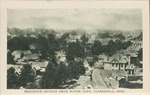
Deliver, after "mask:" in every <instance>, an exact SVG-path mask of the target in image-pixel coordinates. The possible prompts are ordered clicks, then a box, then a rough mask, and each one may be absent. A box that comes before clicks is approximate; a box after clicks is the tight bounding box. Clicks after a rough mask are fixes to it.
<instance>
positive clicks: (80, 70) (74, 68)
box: [68, 61, 85, 79]
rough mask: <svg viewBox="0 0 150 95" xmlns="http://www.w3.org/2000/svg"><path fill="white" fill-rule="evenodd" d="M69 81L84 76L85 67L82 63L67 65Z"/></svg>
mask: <svg viewBox="0 0 150 95" xmlns="http://www.w3.org/2000/svg"><path fill="white" fill-rule="evenodd" d="M68 72H69V79H78V78H79V77H80V75H84V74H85V67H84V65H83V62H82V61H79V62H70V63H69V65H68Z"/></svg>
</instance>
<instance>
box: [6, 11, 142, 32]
mask: <svg viewBox="0 0 150 95" xmlns="http://www.w3.org/2000/svg"><path fill="white" fill-rule="evenodd" d="M8 27H17V28H27V27H31V28H52V29H76V28H80V29H113V30H134V29H141V28H142V11H141V10H140V9H93V10H92V9H91V10H90V9H89V10H69V9H68V10H67V9H65V10H8Z"/></svg>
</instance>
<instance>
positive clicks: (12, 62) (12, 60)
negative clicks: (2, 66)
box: [7, 51, 15, 64]
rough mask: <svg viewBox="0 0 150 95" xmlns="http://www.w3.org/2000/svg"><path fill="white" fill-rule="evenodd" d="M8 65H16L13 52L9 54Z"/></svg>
mask: <svg viewBox="0 0 150 95" xmlns="http://www.w3.org/2000/svg"><path fill="white" fill-rule="evenodd" d="M7 64H15V61H14V56H12V54H11V52H10V51H8V52H7Z"/></svg>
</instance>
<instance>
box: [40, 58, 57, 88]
mask: <svg viewBox="0 0 150 95" xmlns="http://www.w3.org/2000/svg"><path fill="white" fill-rule="evenodd" d="M57 77H58V76H57V73H56V66H55V65H54V64H53V63H52V62H51V61H50V62H49V63H48V65H47V67H46V71H45V73H44V74H43V76H42V80H41V83H40V85H41V88H42V89H54V88H57V87H56V85H55V81H56V78H57Z"/></svg>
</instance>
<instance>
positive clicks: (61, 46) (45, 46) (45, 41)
mask: <svg viewBox="0 0 150 95" xmlns="http://www.w3.org/2000/svg"><path fill="white" fill-rule="evenodd" d="M68 37H69V33H64V34H63V35H62V36H61V37H60V38H56V36H55V35H53V34H48V35H47V36H41V35H38V37H37V38H33V37H30V36H29V37H24V36H17V37H13V38H12V39H10V40H8V42H7V48H8V49H9V50H10V51H11V52H13V51H14V50H22V51H24V50H30V51H31V52H32V53H40V54H41V56H40V59H41V60H42V59H46V60H47V59H49V58H52V57H53V56H55V52H56V51H60V50H64V51H65V52H66V58H67V60H68V61H74V59H75V58H85V57H86V56H94V55H99V54H106V55H108V56H111V55H113V54H114V53H116V51H118V50H121V49H127V48H128V47H129V46H130V45H131V44H132V43H131V42H130V41H128V42H122V41H120V40H115V41H113V40H110V41H108V44H107V45H102V43H101V41H99V40H95V41H94V43H92V44H90V43H88V40H89V38H88V37H87V36H86V35H82V36H81V38H80V39H77V40H76V42H69V43H67V41H66V39H67V38H68ZM87 53H88V54H87ZM8 55H10V54H8ZM8 58H9V57H8ZM10 59H11V58H10ZM10 59H8V60H10Z"/></svg>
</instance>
